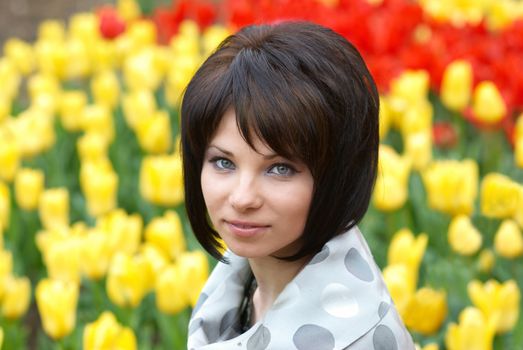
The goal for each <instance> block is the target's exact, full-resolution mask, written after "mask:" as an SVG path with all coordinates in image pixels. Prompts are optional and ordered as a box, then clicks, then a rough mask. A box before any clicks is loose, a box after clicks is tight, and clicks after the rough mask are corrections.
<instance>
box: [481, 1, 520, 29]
mask: <svg viewBox="0 0 523 350" xmlns="http://www.w3.org/2000/svg"><path fill="white" fill-rule="evenodd" d="M517 6H518V3H517V2H515V1H512V0H505V1H492V2H491V3H490V6H489V10H488V11H487V13H486V19H487V26H488V28H489V29H490V30H492V31H497V30H503V29H505V28H506V27H508V26H509V25H511V24H512V23H513V22H514V20H516V19H517V18H518V16H517V13H518V8H517Z"/></svg>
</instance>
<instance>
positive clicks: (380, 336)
mask: <svg viewBox="0 0 523 350" xmlns="http://www.w3.org/2000/svg"><path fill="white" fill-rule="evenodd" d="M372 343H373V344H374V350H398V343H397V342H396V338H395V337H394V333H392V331H391V330H390V328H389V327H387V326H385V325H382V324H381V325H379V326H378V327H376V330H375V331H374V335H373V336H372Z"/></svg>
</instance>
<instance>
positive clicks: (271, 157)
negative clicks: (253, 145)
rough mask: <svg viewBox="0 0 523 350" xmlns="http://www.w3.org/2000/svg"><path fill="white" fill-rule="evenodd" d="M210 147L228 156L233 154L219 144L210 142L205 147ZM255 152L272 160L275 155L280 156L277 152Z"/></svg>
mask: <svg viewBox="0 0 523 350" xmlns="http://www.w3.org/2000/svg"><path fill="white" fill-rule="evenodd" d="M210 148H216V149H217V150H218V151H220V152H222V153H223V154H225V155H227V156H229V157H232V156H233V153H232V152H230V151H228V150H226V149H223V148H221V147H219V146H216V145H213V144H211V145H209V147H208V148H207V149H210ZM257 153H258V154H260V155H261V156H262V157H263V158H264V159H266V160H272V159H274V158H277V157H279V156H280V155H279V154H277V153H268V154H264V153H260V152H257Z"/></svg>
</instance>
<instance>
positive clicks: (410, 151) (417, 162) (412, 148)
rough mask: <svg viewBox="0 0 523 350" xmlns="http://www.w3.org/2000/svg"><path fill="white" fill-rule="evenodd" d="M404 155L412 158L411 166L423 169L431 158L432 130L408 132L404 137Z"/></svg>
mask: <svg viewBox="0 0 523 350" xmlns="http://www.w3.org/2000/svg"><path fill="white" fill-rule="evenodd" d="M404 146H405V155H406V156H407V157H409V158H410V159H411V160H412V168H413V169H415V170H423V169H424V168H425V167H426V166H427V165H428V164H429V163H430V161H431V160H432V131H431V130H430V129H427V130H424V131H418V132H415V133H410V134H407V135H405V137H404Z"/></svg>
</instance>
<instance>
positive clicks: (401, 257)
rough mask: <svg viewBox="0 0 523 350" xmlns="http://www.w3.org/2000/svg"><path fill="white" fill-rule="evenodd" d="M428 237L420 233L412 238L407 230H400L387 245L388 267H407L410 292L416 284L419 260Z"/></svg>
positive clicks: (421, 257) (423, 252)
mask: <svg viewBox="0 0 523 350" xmlns="http://www.w3.org/2000/svg"><path fill="white" fill-rule="evenodd" d="M427 243H428V236H427V234H426V233H420V234H419V235H418V236H417V237H414V235H413V234H412V232H411V231H410V230H409V229H401V230H399V231H398V232H396V233H395V234H394V236H393V237H392V240H391V242H390V245H389V250H388V256H387V261H388V263H389V265H397V264H402V265H405V266H406V267H407V270H408V273H409V275H410V276H409V281H412V286H411V287H409V288H412V290H414V289H415V287H416V285H417V284H418V273H419V266H420V264H421V260H422V259H423V255H424V254H425V249H426V248H427Z"/></svg>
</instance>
